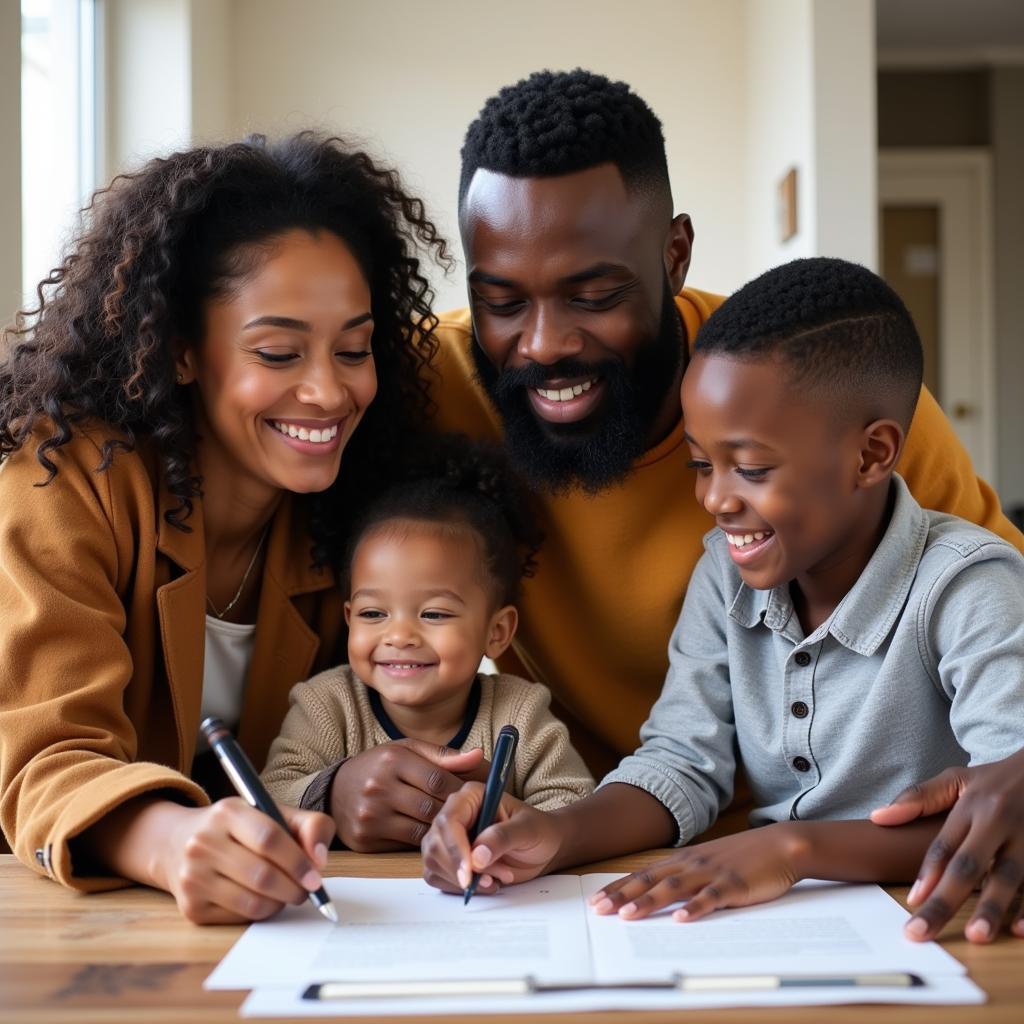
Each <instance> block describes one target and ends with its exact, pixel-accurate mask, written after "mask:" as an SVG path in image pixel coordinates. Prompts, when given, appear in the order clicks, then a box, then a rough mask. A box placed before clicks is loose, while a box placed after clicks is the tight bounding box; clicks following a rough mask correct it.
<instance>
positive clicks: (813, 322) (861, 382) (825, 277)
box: [694, 257, 924, 430]
mask: <svg viewBox="0 0 1024 1024" xmlns="http://www.w3.org/2000/svg"><path fill="white" fill-rule="evenodd" d="M694 350H695V352H701V353H703V354H705V355H711V354H718V355H723V356H729V357H732V358H736V359H762V358H775V359H778V360H779V361H780V362H782V363H784V364H786V367H787V369H788V370H789V371H790V372H791V383H792V384H793V385H794V386H797V387H803V388H808V389H814V390H820V391H822V392H823V393H825V394H826V395H827V396H828V398H829V399H830V400H831V401H832V402H833V403H834V405H835V408H836V410H837V412H839V413H840V414H844V415H845V414H846V413H849V414H851V415H852V414H853V413H854V412H856V413H857V414H858V415H862V414H866V415H868V416H870V417H871V418H877V417H879V416H882V417H887V418H890V417H891V418H893V419H896V420H898V421H899V422H900V423H901V424H902V426H903V428H904V430H906V429H908V428H909V426H910V421H911V419H912V418H913V415H914V407H915V406H916V404H917V398H918V395H919V394H920V391H921V381H922V375H923V372H924V354H923V352H922V349H921V339H920V338H919V337H918V334H917V329H916V328H915V327H914V321H913V319H912V318H911V316H910V313H908V312H907V308H906V306H904V304H903V301H902V300H901V299H900V297H899V296H898V295H897V294H896V293H895V292H894V291H893V290H892V288H890V287H889V285H887V284H886V283H885V282H884V281H883V280H882V279H881V278H880V277H879V276H878V275H877V274H874V273H872V272H871V271H870V270H868V269H867V268H866V267H862V266H860V265H859V264H856V263H849V262H847V261H846V260H839V259H830V258H826V257H814V258H811V259H802V260H793V261H792V262H791V263H785V264H783V265H782V266H780V267H775V268H774V269H772V270H769V271H767V273H764V274H762V275H761V276H760V277H756V278H754V280H753V281H750V282H749V283H748V284H745V285H744V286H743V287H742V288H741V289H740V290H739V291H738V292H736V293H735V294H734V295H732V296H730V297H729V298H728V299H727V300H726V301H725V302H724V303H723V304H722V305H721V306H720V307H719V308H718V309H717V310H716V311H715V312H714V313H713V314H712V315H711V316H710V317H709V318H708V320H707V321H706V323H705V324H704V326H703V327H702V328H701V329H700V333H699V334H698V335H697V342H696V345H695V346H694Z"/></svg>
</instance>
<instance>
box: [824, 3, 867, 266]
mask: <svg viewBox="0 0 1024 1024" xmlns="http://www.w3.org/2000/svg"><path fill="white" fill-rule="evenodd" d="M813 22H814V27H813V45H812V53H813V59H814V79H813V83H812V84H813V88H812V92H811V95H812V96H813V97H814V99H813V102H814V158H815V166H816V171H815V175H816V181H815V192H816V195H815V200H816V204H817V210H816V227H817V239H816V243H815V251H816V252H817V253H818V254H819V255H823V256H841V257H843V258H844V259H848V260H853V261H854V262H855V263H862V264H864V266H866V267H870V268H871V269H872V270H877V268H878V213H877V210H878V171H877V164H878V160H877V147H878V142H877V140H878V126H877V108H876V104H875V89H876V87H877V86H876V82H877V75H876V71H875V5H874V3H873V2H872V0H815V3H814V6H813Z"/></svg>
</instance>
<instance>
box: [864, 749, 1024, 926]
mask: <svg viewBox="0 0 1024 1024" xmlns="http://www.w3.org/2000/svg"><path fill="white" fill-rule="evenodd" d="M948 808H952V810H951V811H950V812H949V816H948V817H947V818H946V822H945V824H944V825H943V826H942V829H941V830H940V832H939V834H938V835H937V836H936V837H935V840H934V841H933V842H932V844H931V846H930V847H929V849H928V852H927V854H926V855H925V858H924V861H923V863H922V864H921V867H920V869H919V871H918V876H917V881H916V882H915V883H914V885H913V888H912V889H911V890H910V896H909V900H908V902H909V903H910V906H911V908H915V909H916V913H915V914H914V916H913V917H912V918H911V919H910V921H908V922H907V935H908V937H910V938H913V939H919V940H924V939H931V938H933V937H934V936H935V935H937V934H938V933H939V932H940V931H941V930H942V928H943V927H944V926H945V925H946V924H947V922H948V921H949V920H950V918H951V917H952V916H953V915H954V914H955V913H956V912H957V910H958V909H959V908H960V907H961V906H962V905H963V903H964V902H965V901H966V899H967V897H968V896H969V895H970V894H971V892H972V891H973V890H974V889H975V887H976V886H977V885H979V884H980V883H982V880H983V879H984V884H983V885H982V888H981V895H980V896H979V898H978V904H977V906H976V907H975V910H974V913H973V915H972V916H971V919H970V920H969V921H968V922H967V926H966V927H965V928H964V934H965V935H966V937H967V938H968V939H969V940H970V941H971V942H991V941H992V939H994V938H995V937H996V935H997V934H998V933H999V929H1000V927H1001V926H1002V922H1003V918H1004V917H1005V915H1006V912H1007V910H1008V909H1009V906H1010V904H1011V903H1012V901H1013V898H1014V896H1015V895H1016V894H1017V893H1018V892H1019V891H1020V889H1021V885H1022V882H1024V750H1022V751H1020V752H1018V753H1016V754H1014V755H1012V756H1011V757H1008V758H1006V759H1004V760H1002V761H996V762H994V763H992V764H986V765H978V766H977V767H974V768H948V769H947V770H946V771H944V772H941V773H940V774H939V775H936V776H935V777H934V778H932V779H929V780H928V781H927V782H923V783H921V784H920V785H917V786H910V787H909V788H908V789H905V790H904V791H903V792H902V793H900V794H899V796H897V797H896V799H895V800H893V802H892V803H891V804H889V806H888V807H881V808H879V809H878V810H875V811H872V812H871V820H872V821H873V822H874V823H875V824H876V825H903V824H905V823H906V822H908V821H913V820H914V819H916V818H919V817H924V816H926V815H930V814H936V813H938V812H940V811H944V810H947V809H948ZM986 876H987V877H986ZM1013 933H1014V934H1015V935H1018V936H1020V937H1021V938H1024V907H1022V908H1021V909H1020V910H1019V911H1018V912H1017V914H1016V918H1015V920H1014V922H1013Z"/></svg>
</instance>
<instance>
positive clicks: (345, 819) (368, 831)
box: [330, 739, 487, 853]
mask: <svg viewBox="0 0 1024 1024" xmlns="http://www.w3.org/2000/svg"><path fill="white" fill-rule="evenodd" d="M486 771H487V762H486V761H485V760H484V756H483V751H482V750H481V749H480V748H479V747H476V748H474V749H473V750H466V751H461V752H460V751H458V750H449V749H448V748H447V747H438V746H436V745H434V744H431V743H424V742H423V741H422V740H411V739H405V740H396V741H395V742H393V743H384V744H382V745H381V746H379V747H371V748H370V749H369V750H365V751H363V753H361V754H357V755H356V756H355V757H350V758H349V759H348V760H347V761H346V762H345V763H344V764H343V765H342V766H341V767H340V768H339V769H338V772H337V774H336V775H335V776H334V782H333V784H332V786H331V795H330V808H331V815H332V817H333V818H334V822H335V824H336V826H337V829H338V835H339V836H340V837H341V841H342V842H343V843H344V844H345V845H346V846H347V847H348V848H349V849H350V850H355V851H357V852H359V853H381V852H384V851H389V850H407V849H409V847H418V846H419V845H420V841H421V840H422V839H423V837H424V835H425V834H426V831H427V828H428V827H429V825H430V823H431V822H432V821H433V820H434V815H435V814H437V812H438V811H439V810H440V808H441V804H442V803H443V801H444V799H445V797H447V796H448V795H449V794H451V793H454V792H456V791H457V790H458V789H459V787H460V786H461V785H462V784H463V781H464V780H463V778H461V777H460V775H457V774H455V773H456V772H459V773H466V774H469V773H471V772H483V773H486ZM484 777H486V774H485V776H484Z"/></svg>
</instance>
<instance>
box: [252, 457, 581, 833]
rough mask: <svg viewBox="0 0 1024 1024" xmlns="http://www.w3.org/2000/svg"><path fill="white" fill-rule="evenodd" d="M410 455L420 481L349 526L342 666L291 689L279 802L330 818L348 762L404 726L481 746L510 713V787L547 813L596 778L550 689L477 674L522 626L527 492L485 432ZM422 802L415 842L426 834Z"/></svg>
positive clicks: (274, 752) (280, 741) (412, 825)
mask: <svg viewBox="0 0 1024 1024" xmlns="http://www.w3.org/2000/svg"><path fill="white" fill-rule="evenodd" d="M417 463H418V465H417V471H416V477H415V479H409V480H406V481H405V482H404V483H400V484H397V485H396V486H395V487H394V488H392V489H390V490H389V491H387V493H385V494H384V495H383V496H382V497H381V498H379V499H378V500H377V501H375V502H373V503H372V504H371V505H370V506H369V507H368V508H367V510H366V511H365V512H364V514H363V516H362V518H361V519H360V521H359V522H358V524H357V526H356V528H355V530H354V531H353V537H352V542H351V553H350V558H349V564H350V567H351V568H350V572H349V581H348V582H349V596H350V599H349V601H348V602H347V603H346V605H345V615H346V619H347V620H348V627H349V636H348V655H349V664H348V665H343V666H340V667H338V668H334V669H329V670H327V671H326V672H321V673H320V675H318V676H315V677H314V678H312V679H310V680H308V681H306V682H304V683H299V684H298V685H297V686H296V687H294V689H293V690H292V692H291V694H290V702H291V708H290V710H289V712H288V714H287V715H286V716H285V720H284V724H283V725H282V728H281V734H280V736H278V738H277V739H276V740H274V743H273V745H272V746H271V748H270V754H269V758H268V762H267V767H266V769H265V770H264V772H263V781H264V782H265V783H266V786H267V789H268V791H269V792H270V794H271V795H272V796H273V797H274V798H275V799H277V800H279V801H281V802H282V803H286V804H292V805H294V806H300V807H305V808H310V809H315V810H323V811H325V812H326V813H328V814H332V815H333V816H334V818H335V821H336V822H338V827H339V829H340V828H341V821H340V816H339V815H338V814H335V813H334V812H333V809H332V805H333V799H332V797H333V795H334V789H335V779H336V773H337V769H338V767H339V765H340V763H341V761H342V760H344V759H346V758H350V757H354V756H356V755H358V754H360V753H362V752H363V751H366V750H369V749H370V748H371V747H376V746H379V745H381V744H386V743H390V742H392V741H394V740H400V739H403V738H405V737H409V738H412V739H419V740H424V741H427V742H430V743H433V744H436V745H438V746H447V747H450V748H452V749H455V750H459V749H462V750H471V749H473V748H475V747H482V748H483V749H484V751H485V753H486V754H487V755H488V756H489V755H490V752H491V750H492V749H493V746H494V740H495V738H496V737H497V734H498V732H499V730H500V729H501V727H502V726H503V725H507V724H511V725H515V726H516V727H517V728H518V729H519V732H520V735H521V741H520V744H519V747H518V749H517V752H516V759H515V763H514V765H513V770H512V775H511V778H510V781H509V791H510V792H512V793H514V794H515V795H516V796H518V797H520V798H521V799H523V800H525V801H526V803H527V804H529V805H530V806H533V807H539V808H543V809H545V810H553V809H554V808H557V807H562V806H563V805H565V804H567V803H570V802H571V801H573V800H578V799H580V798H581V797H583V796H586V795H587V794H589V793H590V792H591V791H592V790H593V788H594V781H593V778H592V777H591V775H590V773H589V772H588V771H587V768H586V766H585V765H584V763H583V760H582V758H581V757H580V756H579V754H578V753H577V752H576V751H575V750H574V749H573V747H572V746H571V744H570V743H569V734H568V730H567V729H566V727H565V725H564V724H563V723H562V722H560V721H558V719H556V718H555V717H554V715H552V713H551V710H550V707H549V704H550V700H551V695H550V693H549V691H548V690H547V688H546V687H544V686H542V685H540V684H539V683H530V682H527V681H526V680H524V679H519V678H518V677H516V676H510V675H501V676H490V675H478V674H477V669H478V667H479V665H480V661H481V659H482V658H483V657H484V656H486V657H488V658H497V657H499V656H500V655H501V654H502V652H503V651H504V650H505V649H506V648H507V647H508V645H509V644H510V643H511V642H512V638H513V636H514V635H515V630H516V622H517V612H516V608H515V601H516V597H517V596H518V593H519V586H520V580H521V577H522V575H523V574H524V572H529V571H531V567H532V563H533V554H534V553H535V552H536V550H537V547H538V545H539V542H540V532H539V530H538V528H537V526H536V523H535V522H534V520H533V515H532V509H531V506H530V502H529V500H528V498H529V496H528V494H526V493H525V492H524V491H523V490H522V488H521V486H520V485H519V484H518V483H517V481H516V480H515V478H514V477H513V476H512V475H511V474H510V471H509V470H508V468H507V466H506V464H505V461H504V459H503V457H502V456H501V453H500V452H499V451H498V450H495V449H493V448H490V447H488V446H485V445H483V444H480V443H477V444H470V443H469V442H467V441H465V440H464V439H462V438H458V437H446V438H439V439H435V441H434V442H432V443H431V445H430V448H429V449H428V450H427V451H426V452H425V453H423V454H422V455H421V456H420V457H419V458H418V460H417ZM418 813H420V811H419V810H418V809H416V808H411V809H410V814H409V817H408V821H407V824H408V832H409V842H412V841H413V840H414V839H415V840H417V841H418V840H419V839H420V838H421V837H422V833H423V832H425V831H426V825H425V824H423V823H422V821H420V820H419V819H417V818H416V817H414V815H416V814H418ZM417 830H419V835H416V834H415V833H416V831H417Z"/></svg>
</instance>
